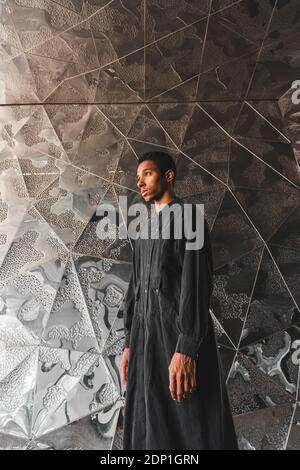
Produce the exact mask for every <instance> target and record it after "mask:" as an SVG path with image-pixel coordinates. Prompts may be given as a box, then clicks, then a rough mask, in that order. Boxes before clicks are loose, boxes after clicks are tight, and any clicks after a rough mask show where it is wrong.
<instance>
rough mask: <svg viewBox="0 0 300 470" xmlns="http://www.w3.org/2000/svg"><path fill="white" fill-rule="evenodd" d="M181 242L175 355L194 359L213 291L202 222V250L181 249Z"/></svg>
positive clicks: (206, 232) (207, 235)
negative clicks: (182, 251)
mask: <svg viewBox="0 0 300 470" xmlns="http://www.w3.org/2000/svg"><path fill="white" fill-rule="evenodd" d="M186 242H187V240H186V239H183V241H182V245H181V246H182V249H183V250H184V253H183V264H182V276H181V292H180V302H179V318H178V327H179V330H180V334H179V336H178V340H177V344H176V349H175V351H176V352H180V353H182V354H186V355H188V356H191V357H193V358H196V357H197V354H198V350H199V347H200V345H201V343H202V341H203V339H204V337H205V336H206V334H207V328H208V316H209V304H210V296H211V293H212V290H213V259H212V249H211V242H210V233H209V228H208V224H207V222H206V220H205V219H204V243H203V246H202V248H200V249H193V250H188V249H185V245H186Z"/></svg>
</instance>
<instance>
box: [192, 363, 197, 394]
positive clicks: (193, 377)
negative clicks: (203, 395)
mask: <svg viewBox="0 0 300 470" xmlns="http://www.w3.org/2000/svg"><path fill="white" fill-rule="evenodd" d="M196 388H197V382H196V364H195V362H194V365H193V374H192V375H191V391H192V392H193V391H195V390H196Z"/></svg>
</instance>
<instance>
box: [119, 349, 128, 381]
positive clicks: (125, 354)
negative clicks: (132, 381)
mask: <svg viewBox="0 0 300 470" xmlns="http://www.w3.org/2000/svg"><path fill="white" fill-rule="evenodd" d="M128 362H129V348H124V351H123V356H122V359H121V362H120V370H121V380H122V384H123V385H127V370H128Z"/></svg>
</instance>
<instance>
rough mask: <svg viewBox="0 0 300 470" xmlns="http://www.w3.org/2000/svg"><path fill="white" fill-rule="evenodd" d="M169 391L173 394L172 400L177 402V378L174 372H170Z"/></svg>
mask: <svg viewBox="0 0 300 470" xmlns="http://www.w3.org/2000/svg"><path fill="white" fill-rule="evenodd" d="M169 382H170V385H169V389H170V393H171V397H172V400H176V378H175V374H174V372H172V371H170V373H169Z"/></svg>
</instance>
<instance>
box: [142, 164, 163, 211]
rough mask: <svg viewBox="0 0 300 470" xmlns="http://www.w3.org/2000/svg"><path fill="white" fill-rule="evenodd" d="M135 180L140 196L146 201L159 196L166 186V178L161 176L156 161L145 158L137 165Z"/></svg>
mask: <svg viewBox="0 0 300 470" xmlns="http://www.w3.org/2000/svg"><path fill="white" fill-rule="evenodd" d="M136 182H137V187H138V188H139V190H140V192H141V195H142V197H143V198H144V200H145V201H147V202H149V201H153V200H154V199H156V197H157V196H161V195H162V194H163V193H164V192H165V191H166V188H167V182H166V179H165V178H161V175H160V171H159V169H158V168H157V166H156V163H155V162H153V161H151V160H145V161H144V162H142V163H140V164H139V165H138V168H137V174H136Z"/></svg>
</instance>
